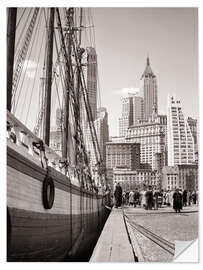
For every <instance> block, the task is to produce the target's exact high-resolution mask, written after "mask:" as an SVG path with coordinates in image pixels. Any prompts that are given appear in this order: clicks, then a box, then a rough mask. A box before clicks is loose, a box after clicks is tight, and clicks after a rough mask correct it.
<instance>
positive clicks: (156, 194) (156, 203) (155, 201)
mask: <svg viewBox="0 0 203 270" xmlns="http://www.w3.org/2000/svg"><path fill="white" fill-rule="evenodd" d="M158 196H159V191H158V190H157V189H156V188H155V189H154V190H153V206H154V210H158Z"/></svg>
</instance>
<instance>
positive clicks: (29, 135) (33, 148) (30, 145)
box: [7, 111, 104, 194]
mask: <svg viewBox="0 0 203 270" xmlns="http://www.w3.org/2000/svg"><path fill="white" fill-rule="evenodd" d="M7 139H8V140H9V141H10V142H11V143H13V144H15V145H17V146H18V147H19V149H21V150H23V151H24V152H26V153H27V154H29V155H30V156H31V157H32V158H33V159H34V160H36V161H37V162H39V163H41V166H42V167H44V168H47V167H48V166H49V167H52V168H54V169H55V170H56V171H58V172H60V173H62V174H63V175H67V176H68V177H69V180H70V182H71V183H73V184H75V185H76V186H80V181H79V178H78V175H77V173H76V170H75V168H73V167H71V166H70V165H68V164H67V161H63V160H62V158H61V156H59V155H58V154H57V153H56V152H55V151H54V150H53V149H51V148H50V147H49V146H47V145H46V144H44V143H42V140H41V139H40V138H39V137H37V136H36V135H35V134H34V133H33V132H31V131H30V130H29V129H28V128H27V127H26V126H25V125H24V124H23V123H21V122H20V121H19V120H18V119H17V118H16V117H15V116H14V115H13V114H12V113H10V112H9V111H7ZM67 167H68V169H67ZM87 186H88V187H87V189H90V186H89V185H87ZM98 190H99V191H98V194H103V193H104V191H103V187H98Z"/></svg>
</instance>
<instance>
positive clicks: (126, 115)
mask: <svg viewBox="0 0 203 270" xmlns="http://www.w3.org/2000/svg"><path fill="white" fill-rule="evenodd" d="M131 125H133V99H132V96H128V97H124V98H122V113H121V117H120V118H119V136H125V135H126V132H127V129H128V128H129V126H131Z"/></svg>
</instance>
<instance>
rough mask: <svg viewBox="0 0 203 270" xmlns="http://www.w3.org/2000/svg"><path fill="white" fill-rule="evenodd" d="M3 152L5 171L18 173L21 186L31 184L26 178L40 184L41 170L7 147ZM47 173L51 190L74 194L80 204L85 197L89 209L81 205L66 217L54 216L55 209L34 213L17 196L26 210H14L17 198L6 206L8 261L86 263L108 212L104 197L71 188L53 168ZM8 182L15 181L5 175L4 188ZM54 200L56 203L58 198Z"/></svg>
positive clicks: (10, 195) (41, 180)
mask: <svg viewBox="0 0 203 270" xmlns="http://www.w3.org/2000/svg"><path fill="white" fill-rule="evenodd" d="M7 151H8V159H7V164H8V168H9V167H10V168H12V170H16V171H19V172H20V175H23V180H24V183H28V182H29V185H30V184H32V183H30V181H31V180H30V178H29V177H31V176H32V178H34V179H35V180H37V182H36V181H35V182H36V183H39V184H37V185H42V182H43V179H44V176H45V173H46V172H45V170H44V169H42V168H41V167H39V166H37V165H36V164H34V163H33V162H32V161H30V160H28V159H26V158H25V157H23V155H22V154H19V153H17V152H16V151H14V150H13V149H11V148H9V147H8V149H7ZM49 174H50V175H51V176H52V177H53V179H54V183H55V187H56V188H57V189H58V190H61V191H62V192H67V196H68V195H69V196H70V193H71V194H74V196H78V198H80V202H82V201H83V200H84V199H85V198H86V203H87V204H89V205H90V210H88V211H89V212H88V211H87V210H86V211H85V209H83V208H84V207H85V205H83V206H82V208H81V209H80V210H81V211H80V212H79V213H76V214H75V213H74V210H73V211H72V210H70V212H69V213H70V214H61V213H60V214H57V213H56V212H57V211H56V210H55V213H49V210H48V211H47V210H46V211H45V212H40V211H39V212H37V211H32V208H31V207H30V210H28V209H27V208H28V204H27V202H26V200H24V198H21V197H20V198H18V200H19V199H20V200H21V203H22V202H23V204H25V209H26V210H25V209H22V205H21V208H19V207H18V200H17V199H16V205H15V204H14V205H11V206H10V205H9V203H8V207H7V216H8V218H7V242H8V245H7V260H8V261H31V262H33V261H54V262H56V261H88V258H89V256H90V254H91V251H92V250H93V247H94V245H95V244H96V241H97V239H98V237H99V234H100V232H101V230H102V228H103V226H104V223H105V221H106V219H107V217H108V214H109V210H108V209H106V208H105V204H106V202H105V197H104V196H103V197H102V196H101V195H96V194H93V193H91V192H90V191H86V190H81V189H80V188H79V187H77V186H74V185H71V184H70V182H69V181H67V180H68V178H67V177H65V176H64V175H62V174H60V173H59V172H57V171H55V170H54V169H53V168H49ZM27 176H29V177H28V178H27ZM11 181H14V182H15V178H14V177H13V179H11V176H10V175H9V177H8V179H7V182H8V183H7V184H8V186H9V185H10V184H11V183H12V182H11ZM36 183H35V185H36ZM16 188H17V189H19V190H20V189H23V188H25V187H24V186H23V185H22V186H17V187H16ZM16 188H15V192H16ZM7 192H8V194H7V196H8V197H9V198H12V199H13V198H15V196H16V193H12V189H11V188H10V189H9V190H8V189H7ZM30 195H31V196H30V201H29V205H30V203H32V201H31V200H32V195H33V194H32V189H31V190H30ZM33 196H34V195H33ZM71 196H72V195H71ZM8 197H7V199H8ZM57 199H58V200H60V198H57ZM61 200H62V199H61ZM93 200H96V201H97V202H98V204H97V206H96V207H95V206H93ZM8 201H9V199H8ZM35 203H36V201H35ZM37 203H39V207H42V206H41V204H42V201H39V202H37ZM69 207H70V206H69ZM73 207H74V205H73ZM86 207H87V205H86ZM76 212H77V211H76Z"/></svg>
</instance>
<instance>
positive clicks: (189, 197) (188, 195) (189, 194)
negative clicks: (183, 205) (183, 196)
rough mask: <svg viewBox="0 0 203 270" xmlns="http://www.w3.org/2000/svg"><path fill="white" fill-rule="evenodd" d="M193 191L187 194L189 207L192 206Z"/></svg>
mask: <svg viewBox="0 0 203 270" xmlns="http://www.w3.org/2000/svg"><path fill="white" fill-rule="evenodd" d="M191 198H192V197H191V191H190V190H188V192H187V205H188V206H190V205H191Z"/></svg>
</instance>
